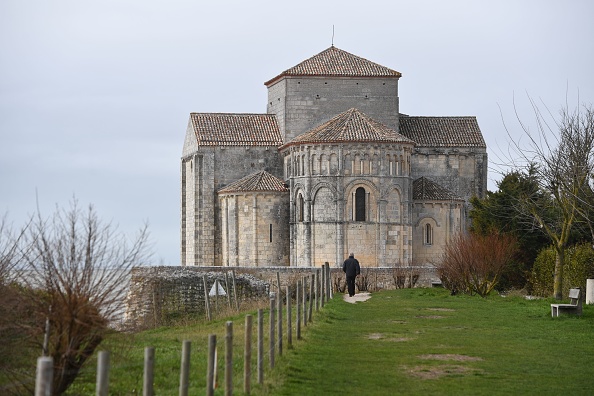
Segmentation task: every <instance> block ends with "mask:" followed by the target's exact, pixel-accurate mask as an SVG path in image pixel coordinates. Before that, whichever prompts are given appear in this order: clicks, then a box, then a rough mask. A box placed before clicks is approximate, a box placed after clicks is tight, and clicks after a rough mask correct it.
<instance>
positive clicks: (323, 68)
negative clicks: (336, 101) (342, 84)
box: [264, 46, 402, 85]
mask: <svg viewBox="0 0 594 396" xmlns="http://www.w3.org/2000/svg"><path fill="white" fill-rule="evenodd" d="M283 76H327V77H395V78H399V77H401V76H402V74H401V73H400V72H397V71H396V70H392V69H389V68H387V67H384V66H381V65H378V64H377V63H374V62H371V61H368V60H367V59H365V58H361V57H358V56H355V55H353V54H351V53H348V52H346V51H343V50H341V49H338V48H336V47H334V46H332V47H330V48H328V49H326V50H324V51H322V52H320V53H319V54H317V55H314V56H312V57H311V58H309V59H306V60H304V61H303V62H301V63H299V64H298V65H297V66H293V67H292V68H290V69H287V70H285V71H284V72H282V73H281V74H279V75H278V76H276V77H274V78H273V79H271V80H269V81H267V82H265V83H264V85H270V84H272V83H273V82H275V81H276V80H278V79H280V78H281V77H283Z"/></svg>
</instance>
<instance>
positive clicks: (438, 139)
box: [181, 46, 488, 268]
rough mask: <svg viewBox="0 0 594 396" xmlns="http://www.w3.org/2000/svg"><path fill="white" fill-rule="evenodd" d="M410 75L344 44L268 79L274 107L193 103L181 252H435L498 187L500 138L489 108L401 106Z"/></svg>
mask: <svg viewBox="0 0 594 396" xmlns="http://www.w3.org/2000/svg"><path fill="white" fill-rule="evenodd" d="M400 77H401V74H400V73H399V72H397V71H395V70H392V69H389V68H386V67H384V66H381V65H378V64H376V63H373V62H371V61H369V60H367V59H364V58H361V57H358V56H355V55H353V54H350V53H348V52H346V51H343V50H341V49H338V48H336V47H334V46H332V47H330V48H328V49H326V50H324V51H322V52H321V53H319V54H317V55H314V56H312V57H311V58H309V59H307V60H305V61H303V62H301V63H299V64H298V65H296V66H294V67H292V68H290V69H287V70H285V71H284V72H282V73H281V74H279V75H278V76H276V77H274V78H273V79H271V80H269V81H267V82H266V83H265V85H266V87H267V89H268V103H267V106H266V110H267V112H266V113H265V114H235V113H191V114H190V120H189V123H188V128H187V130H186V137H185V141H184V147H183V151H182V159H181V261H182V262H181V264H182V265H184V266H186V265H187V266H204V267H206V266H221V267H266V268H270V267H278V266H287V267H318V266H321V265H323V264H324V263H325V262H328V263H330V264H331V266H334V267H337V266H340V265H341V263H342V261H343V260H344V259H345V258H346V256H348V253H350V252H354V253H355V257H357V258H358V259H359V260H360V262H361V264H362V266H363V267H375V268H381V267H384V268H385V267H408V266H411V265H413V266H427V267H430V266H431V265H432V264H434V263H435V262H436V261H437V260H438V259H439V257H440V255H441V253H442V251H443V248H444V246H445V244H446V243H447V242H448V241H449V240H450V239H451V238H452V237H453V236H454V235H455V234H456V233H459V232H465V230H466V229H467V226H468V220H467V217H468V209H469V200H470V198H471V197H472V196H478V197H483V196H484V194H485V192H486V186H487V165H488V164H487V154H486V145H485V142H484V139H483V137H482V133H481V131H480V129H479V126H478V123H477V121H476V118H475V117H468V116H465V117H416V116H409V115H405V114H401V113H400V112H399V103H400V99H399V96H398V81H399V79H400Z"/></svg>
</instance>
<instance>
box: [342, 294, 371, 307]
mask: <svg viewBox="0 0 594 396" xmlns="http://www.w3.org/2000/svg"><path fill="white" fill-rule="evenodd" d="M342 298H343V299H344V301H346V302H348V303H351V304H354V303H356V302H357V301H367V300H369V299H370V298H371V294H370V293H368V292H362V293H358V294H355V295H354V296H353V297H349V295H348V294H343V296H342Z"/></svg>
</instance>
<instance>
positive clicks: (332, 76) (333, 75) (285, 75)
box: [264, 70, 402, 87]
mask: <svg viewBox="0 0 594 396" xmlns="http://www.w3.org/2000/svg"><path fill="white" fill-rule="evenodd" d="M394 73H395V74H394V75H386V76H363V75H361V76H360V75H352V74H305V73H300V74H287V73H285V72H283V73H281V74H279V75H278V76H276V77H274V78H272V79H270V80H268V81H266V82H265V83H264V85H265V86H267V87H269V86H271V85H273V84H274V83H276V82H277V81H279V80H281V79H282V78H283V77H326V78H339V77H348V78H374V79H375V78H395V79H399V78H400V77H402V73H400V72H397V71H395V70H394Z"/></svg>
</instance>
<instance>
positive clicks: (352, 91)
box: [267, 76, 399, 143]
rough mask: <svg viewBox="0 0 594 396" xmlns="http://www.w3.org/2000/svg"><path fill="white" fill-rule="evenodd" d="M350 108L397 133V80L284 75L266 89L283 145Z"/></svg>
mask: <svg viewBox="0 0 594 396" xmlns="http://www.w3.org/2000/svg"><path fill="white" fill-rule="evenodd" d="M353 107H354V108H356V109H359V110H360V111H362V112H363V113H365V114H367V115H368V116H369V117H371V118H373V119H374V120H377V121H379V122H381V123H383V124H385V125H387V126H388V127H390V128H392V129H394V130H395V131H398V128H399V126H398V114H399V100H398V79H397V78H394V77H386V78H379V77H374V78H354V77H293V76H285V77H283V78H281V79H280V80H278V81H277V82H275V83H274V84H273V85H271V86H269V87H268V106H267V113H269V114H275V115H276V116H277V120H278V123H279V128H280V129H281V133H282V135H283V137H284V142H285V143H286V142H288V141H289V140H291V139H293V138H295V137H296V136H298V135H300V134H302V133H304V132H307V131H309V130H310V129H312V128H315V127H317V126H318V125H320V124H322V123H324V122H326V121H328V120H329V119H330V118H331V117H332V116H334V115H336V114H340V113H342V112H343V111H346V110H348V109H350V108H353Z"/></svg>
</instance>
